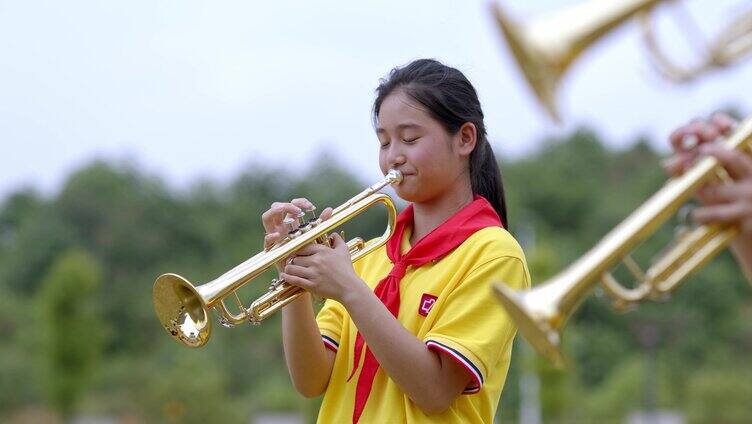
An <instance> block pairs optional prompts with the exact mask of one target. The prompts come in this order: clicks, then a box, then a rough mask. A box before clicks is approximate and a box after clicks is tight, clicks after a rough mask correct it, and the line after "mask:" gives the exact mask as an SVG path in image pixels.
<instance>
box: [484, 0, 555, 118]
mask: <svg viewBox="0 0 752 424" xmlns="http://www.w3.org/2000/svg"><path fill="white" fill-rule="evenodd" d="M492 8H493V13H494V16H495V18H496V22H497V24H498V25H499V29H500V30H501V32H502V34H503V35H504V38H505V39H506V40H507V44H508V45H509V50H510V51H511V52H512V55H513V56H514V58H515V59H516V60H517V64H518V65H519V67H520V69H521V70H522V74H523V75H524V76H525V79H526V80H527V82H528V85H529V86H530V88H532V89H533V91H534V92H535V95H536V97H537V98H538V100H539V101H540V103H541V105H542V106H543V107H544V109H545V110H546V112H547V113H548V115H549V116H550V117H551V119H553V120H554V121H555V122H560V121H561V117H560V115H559V112H558V109H557V108H556V88H557V86H558V85H559V80H560V79H561V75H562V73H563V72H564V69H563V68H564V67H562V66H559V65H558V64H556V63H553V62H554V60H553V59H552V55H547V54H545V52H542V51H540V49H538V48H536V45H535V43H534V42H533V41H532V40H531V39H530V37H529V36H528V35H527V34H526V33H525V32H524V30H523V29H522V28H521V27H520V26H519V24H517V22H515V21H513V20H512V19H511V18H510V17H509V16H507V14H506V13H505V12H504V11H503V10H502V9H501V7H500V6H499V5H498V4H496V3H494V4H493V5H492Z"/></svg>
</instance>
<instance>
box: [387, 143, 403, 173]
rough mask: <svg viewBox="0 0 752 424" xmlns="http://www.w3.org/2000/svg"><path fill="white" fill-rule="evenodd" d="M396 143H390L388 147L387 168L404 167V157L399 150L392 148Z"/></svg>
mask: <svg viewBox="0 0 752 424" xmlns="http://www.w3.org/2000/svg"><path fill="white" fill-rule="evenodd" d="M395 144H396V143H392V145H391V146H390V147H389V156H388V157H387V163H388V164H389V168H396V167H398V166H400V165H404V164H405V161H406V158H405V155H404V154H403V153H402V152H400V150H399V148H398V147H396V146H394V145H395Z"/></svg>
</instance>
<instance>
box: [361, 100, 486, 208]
mask: <svg viewBox="0 0 752 424" xmlns="http://www.w3.org/2000/svg"><path fill="white" fill-rule="evenodd" d="M468 125H469V126H470V127H471V130H472V131H471V133H472V134H471V135H472V142H471V143H469V144H471V145H470V146H469V147H468V143H467V141H468V140H467V138H468V137H466V135H467V133H468V131H465V129H466V128H465V127H466V126H468ZM376 134H377V136H378V138H379V143H380V144H381V147H380V150H379V166H380V167H381V171H382V172H383V173H384V174H386V173H387V172H388V171H389V169H392V168H394V169H397V170H399V171H401V172H402V174H403V175H404V179H403V181H402V183H400V184H398V185H397V186H396V187H395V191H396V192H397V195H399V197H401V198H402V199H405V200H407V201H410V202H416V203H422V202H429V201H431V200H434V199H436V198H438V197H440V196H442V195H443V194H445V193H446V192H447V190H450V189H452V188H453V187H454V184H456V183H457V180H458V178H459V177H460V176H461V174H462V173H463V172H466V171H467V169H468V157H469V155H470V153H471V152H472V149H473V147H474V146H475V127H474V126H473V125H472V124H465V126H463V128H462V129H461V130H460V131H458V132H457V134H455V135H452V134H449V133H448V132H447V131H446V129H444V127H443V126H442V125H441V123H439V121H437V120H436V119H434V118H433V117H431V115H429V113H428V112H427V110H426V109H425V107H424V106H422V105H421V104H419V103H418V102H416V101H414V100H412V99H411V98H410V97H408V96H407V95H406V94H405V93H404V92H403V91H402V90H399V89H398V90H395V91H394V92H392V94H390V95H388V96H387V97H386V98H385V99H384V101H383V102H382V104H381V109H380V111H379V116H378V123H377V128H376ZM468 149H469V150H468Z"/></svg>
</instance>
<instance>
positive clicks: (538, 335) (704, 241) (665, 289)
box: [494, 117, 752, 365]
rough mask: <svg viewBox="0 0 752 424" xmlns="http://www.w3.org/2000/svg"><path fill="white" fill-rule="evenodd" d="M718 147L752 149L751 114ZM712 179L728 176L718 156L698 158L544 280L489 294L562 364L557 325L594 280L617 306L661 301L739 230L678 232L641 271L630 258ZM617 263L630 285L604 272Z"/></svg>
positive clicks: (496, 287) (542, 351) (716, 227)
mask: <svg viewBox="0 0 752 424" xmlns="http://www.w3.org/2000/svg"><path fill="white" fill-rule="evenodd" d="M723 144H724V145H725V146H726V147H727V148H729V149H733V150H735V151H738V152H739V153H740V154H752V117H750V118H747V119H746V120H745V121H743V122H742V123H741V124H740V125H739V126H738V127H737V128H736V130H735V131H734V133H733V134H731V135H730V136H729V137H728V138H727V139H726V140H724V141H723ZM714 178H718V179H720V180H721V181H722V182H728V181H729V180H730V177H729V176H728V174H726V171H725V169H724V168H723V167H722V166H721V165H720V163H719V162H718V160H717V159H715V158H714V157H705V158H702V159H701V160H699V161H698V162H697V163H696V164H695V165H693V167H692V168H691V169H689V170H688V171H687V172H686V173H684V174H683V175H681V176H679V177H676V178H672V179H670V180H669V181H668V182H667V183H666V184H665V185H664V186H663V187H662V188H661V189H660V190H659V191H658V192H656V193H655V194H654V195H653V196H652V197H650V198H649V199H648V200H647V201H646V202H645V203H643V204H642V205H641V206H640V207H639V208H638V209H637V210H635V211H634V212H633V213H632V214H631V215H630V216H629V217H627V218H626V219H625V220H624V221H622V222H621V224H619V225H618V226H616V228H614V229H613V230H611V232H609V233H608V234H607V235H606V236H605V237H604V238H603V239H602V240H601V241H600V242H599V243H598V244H597V245H595V247H593V248H592V249H591V250H590V251H589V252H587V253H586V254H585V255H583V256H582V257H580V258H579V259H578V260H577V261H576V262H574V263H573V264H572V265H570V266H569V267H568V268H566V269H565V270H564V271H562V272H561V273H559V274H557V275H555V276H554V277H553V278H551V279H550V280H549V281H546V282H544V283H543V284H541V285H539V286H537V287H534V288H532V289H530V290H526V291H522V292H517V291H514V290H512V289H510V288H509V287H508V286H507V285H505V284H501V283H498V284H494V293H495V294H496V296H497V298H498V300H499V302H501V304H502V306H503V307H504V308H505V309H506V311H507V312H508V313H509V315H510V316H511V318H512V319H513V320H514V321H515V322H516V323H517V325H518V326H519V328H520V331H521V332H522V334H523V335H524V337H525V338H526V339H527V341H528V342H529V343H530V344H531V345H532V346H533V347H534V348H535V349H536V350H537V351H538V353H540V354H541V355H543V356H545V357H547V358H548V359H549V360H551V361H552V362H553V363H554V364H556V365H562V364H563V362H564V356H563V354H562V352H561V349H560V339H561V334H560V333H561V329H562V327H563V326H564V324H565V323H566V320H567V318H568V317H569V316H570V315H571V314H572V312H573V311H574V310H575V309H576V308H577V306H578V305H579V304H580V302H582V300H583V299H584V298H585V296H586V295H587V293H588V292H589V291H590V289H591V288H592V286H593V285H594V284H595V283H596V282H597V281H598V280H600V282H601V284H602V286H603V288H604V291H605V292H606V293H608V294H609V295H611V296H613V297H614V298H615V299H616V300H617V302H618V303H620V304H621V305H622V306H624V305H629V304H633V303H635V302H639V301H641V300H644V299H658V298H662V297H665V296H666V295H668V294H670V293H671V292H673V291H674V290H676V289H677V288H678V287H679V285H680V284H681V282H682V281H683V280H684V279H685V278H686V277H687V276H689V275H690V274H691V273H692V272H693V271H695V270H697V269H699V268H700V267H702V266H703V265H705V264H706V263H707V262H708V261H709V260H711V259H712V258H713V257H714V256H715V255H717V254H718V253H719V252H721V251H722V250H723V249H725V248H726V246H727V245H728V244H729V243H730V241H731V240H732V239H733V238H734V237H736V236H737V235H738V234H739V228H737V227H735V226H723V225H718V224H715V225H702V226H699V227H696V228H694V229H692V230H689V231H687V232H685V233H683V234H680V235H679V236H678V237H677V238H676V239H675V240H674V241H673V242H672V243H671V244H670V245H669V247H668V248H667V249H666V250H665V253H663V254H662V255H658V257H657V258H656V260H654V261H653V264H652V265H651V266H650V267H649V268H648V269H647V270H646V271H644V272H643V271H642V270H640V269H639V267H638V265H637V264H636V263H635V261H633V260H632V259H631V257H630V256H629V252H631V251H632V250H633V249H634V248H635V247H636V246H637V244H638V243H639V242H640V241H642V240H644V239H646V238H648V237H649V236H650V235H652V234H653V233H654V232H655V231H656V230H657V229H658V228H659V227H660V226H661V225H662V224H663V223H664V222H666V221H667V220H668V219H669V218H670V217H671V216H673V215H674V213H675V212H676V211H677V210H679V208H680V207H681V206H683V205H684V203H686V202H687V201H688V200H689V199H690V197H691V196H692V195H693V194H694V193H695V192H696V191H697V189H699V188H700V187H701V186H702V185H703V184H704V183H706V182H709V181H710V180H711V179H714ZM619 260H623V261H624V262H625V265H626V266H627V268H628V269H629V270H630V271H631V272H632V274H633V275H634V276H635V278H636V280H637V284H635V287H634V288H631V289H628V288H625V287H624V286H621V285H620V284H619V283H618V282H617V281H616V279H615V278H614V277H613V276H612V275H611V273H609V271H608V270H609V269H611V268H612V267H613V266H614V265H615V264H616V263H617V262H618V261H619Z"/></svg>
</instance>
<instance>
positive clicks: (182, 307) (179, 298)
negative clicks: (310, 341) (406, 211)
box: [152, 170, 402, 347]
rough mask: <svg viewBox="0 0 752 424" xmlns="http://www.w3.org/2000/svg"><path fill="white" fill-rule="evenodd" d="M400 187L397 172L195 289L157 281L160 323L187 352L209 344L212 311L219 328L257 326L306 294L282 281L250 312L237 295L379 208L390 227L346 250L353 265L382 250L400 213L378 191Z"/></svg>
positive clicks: (182, 282)
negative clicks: (231, 303) (230, 300)
mask: <svg viewBox="0 0 752 424" xmlns="http://www.w3.org/2000/svg"><path fill="white" fill-rule="evenodd" d="M400 182H402V174H401V173H400V172H399V171H397V170H390V171H389V172H388V173H387V175H386V176H385V178H384V179H383V180H382V181H380V182H378V183H376V184H374V185H372V186H370V187H368V188H367V189H365V190H363V191H362V192H360V193H359V194H358V195H356V196H355V197H353V198H351V199H350V200H348V201H347V202H345V203H343V204H342V205H340V206H338V207H337V208H336V209H334V210H333V211H332V216H331V218H329V219H327V220H325V221H322V220H321V219H320V218H316V217H315V216H313V217H312V218H311V219H309V220H308V221H307V222H304V223H302V224H300V226H299V227H298V228H293V229H291V231H290V233H289V234H288V236H287V237H286V238H285V239H284V240H282V241H280V242H278V243H276V244H275V245H273V246H271V247H270V248H268V249H266V250H264V251H263V252H260V253H258V254H256V255H254V256H252V257H251V258H249V259H248V260H246V261H245V262H243V263H241V264H239V265H237V266H236V267H234V268H232V269H231V270H229V271H227V272H226V273H224V274H222V275H221V276H219V277H217V278H216V279H214V280H212V281H210V282H208V283H205V284H202V285H200V286H194V285H193V284H191V283H190V282H189V281H188V280H187V279H185V278H183V277H181V276H180V275H177V274H163V275H161V276H159V278H157V280H156V281H155V282H154V289H153V293H152V299H153V301H154V309H155V311H156V313H157V318H159V321H160V323H161V324H162V326H163V327H164V328H165V330H167V332H168V333H169V334H170V336H172V337H173V338H174V339H175V340H177V341H179V342H181V343H183V344H185V345H186V346H189V347H200V346H203V345H204V344H206V342H207V341H208V340H209V337H210V336H211V329H212V326H211V321H210V320H209V309H210V308H213V309H215V310H216V312H217V314H218V315H219V322H220V324H222V325H223V326H225V327H234V326H235V325H238V324H240V323H243V322H245V321H248V322H250V323H252V324H258V323H259V322H261V321H262V320H264V319H266V318H267V317H269V316H270V315H272V314H273V313H274V312H276V311H277V310H279V309H281V308H282V307H283V306H285V305H287V304H288V303H290V302H292V301H293V300H295V299H296V298H298V297H299V296H300V295H301V294H303V289H301V288H299V287H295V286H293V285H291V284H289V283H287V282H285V281H284V280H282V279H274V280H272V283H271V285H270V286H269V289H268V291H267V292H266V293H264V294H263V295H262V296H261V297H259V298H258V299H257V300H256V301H254V302H253V303H252V304H251V306H250V307H248V308H246V307H244V306H243V304H242V303H241V301H240V298H239V296H238V294H237V290H238V289H239V288H240V287H241V286H243V285H245V284H247V283H250V282H251V281H252V280H253V279H255V278H256V277H257V276H259V275H260V274H261V273H263V272H264V271H266V270H267V269H269V268H270V267H272V266H274V265H275V264H276V263H278V262H280V261H282V260H284V259H285V258H287V257H288V256H290V255H291V254H294V253H295V252H296V251H298V250H299V249H300V248H302V247H303V246H306V245H308V244H309V243H323V244H327V245H328V244H329V242H330V239H329V235H328V234H329V232H330V231H331V230H333V229H334V228H336V227H338V226H340V225H341V224H343V223H345V222H347V221H349V220H350V219H351V218H353V217H354V216H356V215H359V214H360V213H362V212H364V211H365V210H367V209H368V208H370V207H371V206H373V205H375V204H377V203H382V204H384V206H386V209H387V220H388V225H387V228H386V231H384V234H383V235H382V236H381V237H379V238H376V239H373V240H370V241H369V242H367V243H366V242H364V241H363V239H361V238H357V237H356V238H354V239H352V240H350V241H348V242H347V246H348V248H349V250H350V255H351V258H352V261H353V262H354V261H356V260H358V259H359V258H360V257H362V256H363V255H366V254H367V253H369V252H371V251H372V250H374V249H377V248H379V247H381V246H382V245H384V243H386V242H387V240H389V237H391V236H392V234H393V233H394V225H395V222H396V218H397V209H396V207H395V206H394V202H393V201H392V199H391V198H390V197H389V196H388V195H386V194H384V193H380V192H379V190H381V189H382V188H384V187H385V186H387V185H390V184H399V183H400ZM231 294H232V295H233V297H234V298H235V301H236V303H237V306H238V308H240V312H239V313H232V312H230V310H229V309H228V308H227V306H226V305H225V298H226V297H227V296H229V295H231Z"/></svg>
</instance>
